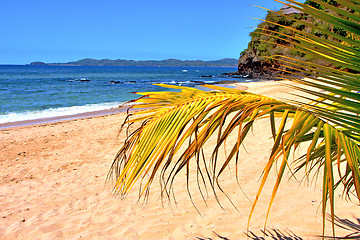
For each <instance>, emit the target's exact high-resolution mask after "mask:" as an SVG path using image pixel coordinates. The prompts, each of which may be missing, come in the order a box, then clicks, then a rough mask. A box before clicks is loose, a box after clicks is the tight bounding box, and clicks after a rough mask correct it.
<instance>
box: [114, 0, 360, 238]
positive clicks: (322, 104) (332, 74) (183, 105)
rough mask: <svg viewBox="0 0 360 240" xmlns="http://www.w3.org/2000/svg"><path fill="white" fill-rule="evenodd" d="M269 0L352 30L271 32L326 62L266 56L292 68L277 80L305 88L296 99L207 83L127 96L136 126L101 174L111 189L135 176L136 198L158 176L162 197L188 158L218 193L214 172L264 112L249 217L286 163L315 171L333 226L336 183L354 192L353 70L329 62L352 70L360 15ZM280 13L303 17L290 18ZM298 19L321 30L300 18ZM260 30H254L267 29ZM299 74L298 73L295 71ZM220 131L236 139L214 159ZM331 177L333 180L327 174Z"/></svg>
mask: <svg viewBox="0 0 360 240" xmlns="http://www.w3.org/2000/svg"><path fill="white" fill-rule="evenodd" d="M276 1H278V0H276ZM278 2H280V3H284V4H286V5H288V6H290V7H293V8H295V9H298V10H301V11H303V12H304V13H307V14H311V15H312V16H313V17H316V18H318V19H320V20H321V21H326V22H328V23H331V24H332V25H333V26H337V27H341V28H343V29H345V30H346V31H348V32H350V33H351V34H353V35H354V36H355V38H346V37H343V36H336V34H334V33H333V32H331V31H328V30H323V31H325V33H326V34H328V35H329V36H332V37H333V38H334V39H335V40H334V41H330V40H326V39H325V40H324V39H322V38H319V37H317V36H314V35H313V34H310V33H306V32H301V31H298V30H296V29H293V28H290V27H286V28H288V30H289V33H288V34H284V33H281V34H280V35H281V36H278V37H277V38H278V39H281V40H282V41H283V42H285V43H287V44H282V45H281V46H282V47H287V48H292V49H296V50H297V51H300V52H302V53H304V54H307V55H311V56H314V57H316V58H321V59H325V60H327V61H328V62H329V63H330V64H332V66H331V67H328V66H321V65H318V64H315V63H311V62H305V61H301V60H298V59H294V58H291V57H286V56H272V58H274V59H276V60H277V61H279V62H281V63H282V64H283V65H284V66H286V67H287V68H288V69H289V71H291V73H293V75H292V76H287V77H284V76H280V77H279V78H286V79H289V80H291V81H292V82H294V83H297V85H293V86H292V87H294V88H295V89H296V90H298V91H300V92H302V93H306V94H307V96H306V97H305V96H301V97H302V98H303V101H287V102H284V101H280V100H277V99H274V98H269V97H265V96H261V95H257V94H253V93H248V92H246V91H240V90H236V89H229V88H223V87H217V86H209V85H206V86H205V87H207V88H209V89H211V90H210V91H204V90H199V89H196V88H189V87H177V86H170V85H161V84H160V86H163V87H167V88H173V89H176V91H167V92H165V91H164V92H145V93H138V94H140V95H141V96H142V97H140V98H139V99H138V100H135V102H137V104H136V105H133V108H138V109H140V110H139V111H137V112H132V113H131V114H130V116H129V117H130V118H127V120H126V124H129V125H131V124H133V123H138V124H140V125H139V126H138V127H137V128H136V129H135V130H133V131H132V132H131V133H130V135H129V136H128V138H127V139H126V141H125V143H124V145H123V146H122V148H121V149H120V150H119V152H118V154H117V155H116V157H115V160H114V162H113V164H112V166H111V169H110V172H109V175H108V179H112V178H114V179H115V187H114V192H115V193H118V194H121V195H124V196H125V195H126V194H127V193H128V192H129V191H130V190H131V189H132V187H133V186H134V185H135V183H136V182H137V181H140V182H142V183H143V184H141V189H140V196H145V197H146V196H147V194H148V193H149V189H150V185H151V183H152V182H153V180H154V179H155V178H157V177H159V178H160V179H161V182H162V194H165V195H166V196H167V197H170V193H171V190H172V187H173V183H174V179H175V177H176V176H177V175H178V174H179V173H180V172H182V171H184V172H186V174H187V185H189V184H190V182H189V181H190V180H189V179H190V178H189V175H190V170H189V169H190V167H189V166H190V164H195V165H196V172H197V175H198V176H200V177H199V178H200V179H201V180H200V181H202V183H203V184H204V185H210V186H211V189H212V191H213V192H214V194H215V196H216V192H217V190H219V191H220V192H221V191H222V188H221V186H220V183H219V177H220V176H221V175H222V174H223V173H224V169H225V168H226V167H227V166H228V165H229V164H230V163H232V162H233V163H234V165H235V167H236V164H237V163H238V160H239V152H240V146H241V145H242V144H243V142H244V139H245V138H246V136H247V135H248V133H249V131H250V129H251V128H252V127H253V124H254V122H255V121H256V120H258V119H264V118H267V119H269V120H270V121H269V122H270V126H269V128H270V130H271V133H272V136H273V140H274V143H273V148H272V151H271V154H270V157H269V160H268V162H267V163H266V165H265V166H264V169H263V173H262V177H261V182H260V185H259V189H258V192H257V194H256V197H255V201H254V202H253V205H252V209H251V213H250V216H249V224H250V218H251V216H252V214H253V211H254V208H255V206H256V204H257V201H258V199H259V197H260V195H261V192H262V190H263V188H264V186H265V183H266V181H267V180H268V176H269V174H270V172H271V171H272V170H273V169H274V166H279V167H278V168H277V169H276V170H275V171H276V172H277V179H276V181H275V183H274V187H273V191H272V195H271V199H270V202H269V208H268V212H267V216H266V220H267V218H268V215H269V212H270V208H271V206H272V204H273V201H274V199H275V196H276V193H277V191H278V188H279V185H280V183H281V181H282V178H283V175H284V172H285V170H286V168H289V169H290V170H293V171H294V173H293V174H297V173H299V171H300V170H301V169H305V176H309V175H310V173H312V172H315V173H319V172H320V170H322V173H323V196H322V198H323V204H322V210H323V219H324V226H325V216H326V215H325V214H326V209H327V206H328V204H327V203H329V206H330V213H331V220H332V225H333V226H334V219H335V218H334V216H335V207H334V205H335V204H334V201H335V198H334V191H335V189H336V188H338V187H339V186H342V187H343V194H344V195H345V196H346V197H348V198H350V197H351V196H355V198H356V199H357V200H359V199H360V170H359V169H360V121H359V119H358V117H359V114H360V94H359V87H360V77H359V75H358V74H354V73H351V72H349V71H348V72H345V71H343V70H341V68H338V66H339V64H340V65H341V66H342V67H346V68H348V69H349V70H351V71H352V72H360V64H359V59H360V51H359V47H360V42H358V41H357V40H354V39H356V38H357V37H359V36H360V24H359V23H358V22H359V19H360V17H359V16H358V15H356V14H353V13H351V12H350V13H348V12H347V11H344V10H343V9H340V8H336V7H333V6H331V5H329V4H326V3H324V2H322V1H319V0H315V2H317V3H321V4H322V5H324V6H325V7H327V8H328V9H330V10H331V11H321V10H318V9H315V8H312V7H310V6H308V5H306V4H303V3H299V2H297V1H294V0H289V1H288V3H285V2H282V1H278ZM338 2H339V3H340V4H342V5H343V6H346V7H347V8H350V9H354V10H357V9H360V3H359V2H358V1H357V0H356V1H355V0H352V1H347V0H338ZM332 12H335V13H336V14H332ZM339 16H344V17H339ZM286 17H288V18H290V19H292V20H294V21H301V23H303V21H302V20H297V19H293V18H292V17H291V16H286ZM273 24H276V23H273ZM304 24H306V25H307V26H308V27H313V28H315V29H317V30H321V29H320V28H318V27H317V26H315V25H313V24H311V23H309V22H304ZM260 30H262V31H263V34H272V32H271V31H269V30H266V29H260ZM303 75H307V76H308V77H307V78H300V77H301V76H303ZM294 76H295V77H294ZM275 119H280V124H276V121H275ZM211 136H214V137H216V145H215V146H212V149H211V152H212V154H211V156H205V154H204V147H205V144H206V143H207V142H208V140H209V139H210V137H211ZM230 136H236V137H235V140H236V141H235V143H232V145H231V146H230V148H229V149H231V150H230V152H229V153H228V154H227V155H226V156H225V158H222V159H221V160H220V159H219V158H220V157H219V152H220V149H221V148H222V147H225V148H227V147H226V145H227V139H228V138H230ZM306 142H307V143H309V146H308V148H307V150H306V152H305V153H304V155H303V156H302V157H300V158H298V159H295V161H294V162H293V164H291V162H290V160H289V156H290V155H291V153H292V152H294V151H295V150H296V149H297V148H298V146H299V145H300V144H302V143H306ZM207 147H208V146H207ZM293 166H294V167H293ZM157 174H159V176H157ZM336 175H338V179H339V180H335V179H337V178H336V177H337V176H336ZM237 176H238V175H237ZM198 184H200V183H199V181H198ZM199 189H200V187H199ZM200 191H201V190H200ZM189 194H190V193H189ZM333 234H334V235H335V232H334V233H333Z"/></svg>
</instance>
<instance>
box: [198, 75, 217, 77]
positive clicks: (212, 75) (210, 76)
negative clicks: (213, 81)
mask: <svg viewBox="0 0 360 240" xmlns="http://www.w3.org/2000/svg"><path fill="white" fill-rule="evenodd" d="M200 77H214V76H213V75H201V76H200Z"/></svg>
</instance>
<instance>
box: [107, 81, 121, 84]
mask: <svg viewBox="0 0 360 240" xmlns="http://www.w3.org/2000/svg"><path fill="white" fill-rule="evenodd" d="M109 83H110V84H119V83H121V82H120V81H110V82H109Z"/></svg>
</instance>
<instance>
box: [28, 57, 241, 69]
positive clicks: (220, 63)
mask: <svg viewBox="0 0 360 240" xmlns="http://www.w3.org/2000/svg"><path fill="white" fill-rule="evenodd" d="M30 65H78V66H79V65H80V66H160V67H237V65H238V60H237V59H235V58H224V59H220V60H214V61H202V60H185V61H183V60H179V59H166V60H146V61H134V60H124V59H116V60H111V59H101V60H97V59H92V58H85V59H82V60H79V61H75V62H67V63H44V62H32V63H30Z"/></svg>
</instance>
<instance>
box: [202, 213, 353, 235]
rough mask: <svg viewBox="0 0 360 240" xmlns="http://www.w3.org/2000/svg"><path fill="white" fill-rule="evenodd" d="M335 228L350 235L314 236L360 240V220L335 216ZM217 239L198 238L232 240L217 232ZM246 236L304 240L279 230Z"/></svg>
mask: <svg viewBox="0 0 360 240" xmlns="http://www.w3.org/2000/svg"><path fill="white" fill-rule="evenodd" d="M327 218H328V220H329V221H331V218H330V217H329V215H328V216H327ZM334 220H335V226H336V227H339V228H342V229H345V230H348V231H349V232H351V233H349V234H347V235H345V236H342V237H339V236H338V237H332V236H313V237H314V239H316V238H317V239H328V240H330V239H337V240H342V239H343V240H345V239H360V218H355V220H353V221H351V220H349V219H346V218H339V217H337V216H335V218H334ZM213 233H214V235H215V237H205V238H201V237H196V239H198V240H217V239H222V240H230V239H229V238H227V237H225V236H221V235H219V234H218V233H216V232H213ZM244 233H245V236H247V238H248V239H252V240H265V239H272V240H302V239H303V238H301V237H300V236H297V235H296V234H295V233H293V232H292V231H289V230H284V231H281V230H279V229H271V230H268V229H266V230H261V233H260V234H255V233H254V232H252V231H248V232H244Z"/></svg>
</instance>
